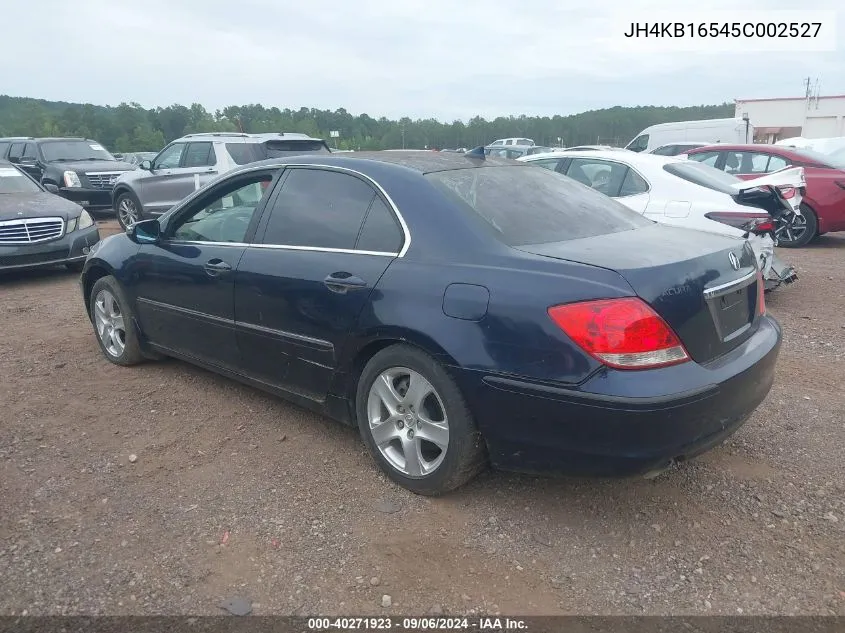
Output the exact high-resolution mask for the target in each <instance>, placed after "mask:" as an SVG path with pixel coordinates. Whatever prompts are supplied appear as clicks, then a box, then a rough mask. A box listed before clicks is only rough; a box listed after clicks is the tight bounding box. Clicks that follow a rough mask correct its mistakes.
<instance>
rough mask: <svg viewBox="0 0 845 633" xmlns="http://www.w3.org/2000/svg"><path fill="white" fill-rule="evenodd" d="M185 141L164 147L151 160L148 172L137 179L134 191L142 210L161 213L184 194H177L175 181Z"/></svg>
mask: <svg viewBox="0 0 845 633" xmlns="http://www.w3.org/2000/svg"><path fill="white" fill-rule="evenodd" d="M186 145H187V143H172V144H171V145H168V146H167V147H165V148H164V149H163V150H161V152H159V154H158V156H156V157H155V158H154V159H153V160H152V165H151V167H150V173H149V174H144V178H142V179H140V180H139V181H138V186H137V187H136V193H137V194H138V199H139V201H140V202H141V206H143V207H144V211H146V212H147V213H153V214H159V215H160V214H162V213H164V212H165V211H167V210H168V209H170V208H171V207H172V206H173V205H175V204H176V203H178V202H179V201H180V200H182V198H184V197H185V196H184V195H181V196H180V195H179V192H180V190H181V189H182V187H180V185H179V183H178V182H177V176H178V170H179V166H180V165H181V164H182V156H183V154H184V153H185V147H186Z"/></svg>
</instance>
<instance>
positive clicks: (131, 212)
mask: <svg viewBox="0 0 845 633" xmlns="http://www.w3.org/2000/svg"><path fill="white" fill-rule="evenodd" d="M114 212H115V214H116V215H117V221H118V223H119V224H120V227H121V228H122V229H123V230H124V231H125V230H126V229H127V228H128V227H129V226H131V225H133V224H135V223H136V222H139V221H140V220H141V219H142V216H141V203H140V202H139V201H138V198H137V197H136V196H135V195H134V194H132V193H130V192H128V191H124V192H123V193H121V194H120V195H119V196H118V197H117V200H115V201H114Z"/></svg>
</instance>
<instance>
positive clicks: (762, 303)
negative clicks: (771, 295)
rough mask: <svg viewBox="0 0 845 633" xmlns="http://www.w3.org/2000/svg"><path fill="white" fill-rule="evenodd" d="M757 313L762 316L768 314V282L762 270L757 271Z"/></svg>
mask: <svg viewBox="0 0 845 633" xmlns="http://www.w3.org/2000/svg"><path fill="white" fill-rule="evenodd" d="M757 313H758V314H759V315H760V316H763V315H764V314H766V282H765V281H764V280H763V271H761V270H758V271H757Z"/></svg>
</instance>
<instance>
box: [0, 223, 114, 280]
mask: <svg viewBox="0 0 845 633" xmlns="http://www.w3.org/2000/svg"><path fill="white" fill-rule="evenodd" d="M99 241H100V233H99V231H98V230H97V226H96V225H94V226H90V227H88V228H87V229H82V230H80V231H73V232H72V233H67V234H65V235H64V237H62V238H60V239H58V240H53V241H51V242H44V243H41V244H20V245H16V246H2V245H0V271H7V270H24V269H28V268H40V267H42V266H56V265H59V264H69V263H73V262H84V261H85V258H86V257H87V256H88V251H89V249H90V248H91V246H93V245H94V244H96V243H97V242H99Z"/></svg>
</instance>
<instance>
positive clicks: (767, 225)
mask: <svg viewBox="0 0 845 633" xmlns="http://www.w3.org/2000/svg"><path fill="white" fill-rule="evenodd" d="M754 230H755V231H774V230H775V225H774V223H773V222H772V221H771V220H764V221H763V222H757V224H755V225H754Z"/></svg>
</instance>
